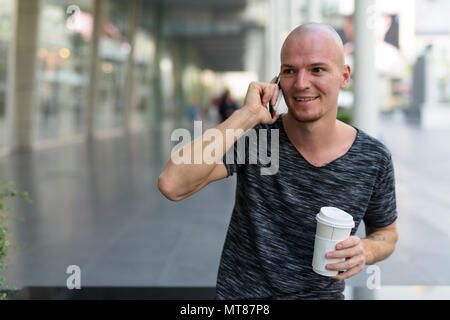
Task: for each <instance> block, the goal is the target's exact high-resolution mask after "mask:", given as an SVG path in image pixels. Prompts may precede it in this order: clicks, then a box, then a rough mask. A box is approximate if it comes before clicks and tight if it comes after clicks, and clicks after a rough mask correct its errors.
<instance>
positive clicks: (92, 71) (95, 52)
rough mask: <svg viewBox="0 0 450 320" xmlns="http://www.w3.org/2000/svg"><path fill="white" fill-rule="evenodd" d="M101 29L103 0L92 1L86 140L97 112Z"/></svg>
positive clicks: (93, 129)
mask: <svg viewBox="0 0 450 320" xmlns="http://www.w3.org/2000/svg"><path fill="white" fill-rule="evenodd" d="M102 28H103V0H94V26H93V30H92V38H91V49H90V56H89V65H90V67H89V90H88V104H87V112H86V120H87V132H86V134H87V138H88V139H91V138H93V137H94V135H95V119H96V116H97V112H98V103H99V102H98V90H99V86H98V82H99V66H100V57H99V45H100V36H101V33H102Z"/></svg>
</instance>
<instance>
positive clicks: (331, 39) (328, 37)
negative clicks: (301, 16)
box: [281, 22, 345, 66]
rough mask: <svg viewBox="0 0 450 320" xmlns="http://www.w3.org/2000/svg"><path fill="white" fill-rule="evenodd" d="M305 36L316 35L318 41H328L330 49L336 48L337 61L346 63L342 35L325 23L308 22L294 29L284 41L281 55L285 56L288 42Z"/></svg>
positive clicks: (342, 63) (340, 63)
mask: <svg viewBox="0 0 450 320" xmlns="http://www.w3.org/2000/svg"><path fill="white" fill-rule="evenodd" d="M305 36H314V37H316V38H317V41H326V42H327V44H329V47H330V50H335V53H336V60H337V61H336V62H337V63H338V64H339V65H340V66H343V65H344V64H345V60H344V45H343V43H342V39H341V37H340V36H339V34H338V33H337V32H336V30H334V28H333V27H332V26H330V25H328V24H323V23H315V22H313V23H306V24H302V25H301V26H298V27H297V28H295V29H294V30H292V31H291V33H289V35H288V36H287V38H286V40H285V41H284V43H283V46H282V48H281V56H282V57H283V52H284V51H285V49H286V44H287V43H289V42H291V41H294V42H295V41H301V39H302V38H303V37H305Z"/></svg>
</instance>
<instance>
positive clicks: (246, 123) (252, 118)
mask: <svg viewBox="0 0 450 320" xmlns="http://www.w3.org/2000/svg"><path fill="white" fill-rule="evenodd" d="M237 111H239V113H238V114H237V115H236V116H238V117H239V119H240V120H242V121H243V124H242V126H243V129H244V131H247V130H249V129H252V128H253V127H255V126H256V125H258V124H259V123H260V122H261V119H260V115H259V113H255V112H252V111H251V110H250V108H248V107H247V106H246V105H244V106H243V107H242V108H241V109H239V110H237Z"/></svg>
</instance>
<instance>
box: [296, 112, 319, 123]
mask: <svg viewBox="0 0 450 320" xmlns="http://www.w3.org/2000/svg"><path fill="white" fill-rule="evenodd" d="M289 115H290V116H291V117H292V118H293V119H295V120H296V121H297V122H301V123H312V122H316V121H317V120H319V119H320V115H317V114H297V113H295V112H289Z"/></svg>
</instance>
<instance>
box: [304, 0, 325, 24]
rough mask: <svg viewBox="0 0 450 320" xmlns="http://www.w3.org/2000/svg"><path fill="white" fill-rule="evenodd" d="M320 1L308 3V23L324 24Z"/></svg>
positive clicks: (314, 0) (311, 0)
mask: <svg viewBox="0 0 450 320" xmlns="http://www.w3.org/2000/svg"><path fill="white" fill-rule="evenodd" d="M321 9H322V7H321V2H320V0H310V1H308V21H307V22H322V11H321Z"/></svg>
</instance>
